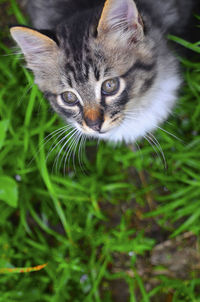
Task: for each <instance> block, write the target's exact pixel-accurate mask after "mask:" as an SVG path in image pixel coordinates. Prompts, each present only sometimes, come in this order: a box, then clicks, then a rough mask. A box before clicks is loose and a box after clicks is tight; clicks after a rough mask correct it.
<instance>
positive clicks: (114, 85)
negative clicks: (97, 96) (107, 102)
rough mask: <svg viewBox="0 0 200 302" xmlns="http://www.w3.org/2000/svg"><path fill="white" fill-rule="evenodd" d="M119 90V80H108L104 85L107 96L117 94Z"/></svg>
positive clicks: (103, 89) (103, 88) (103, 90)
mask: <svg viewBox="0 0 200 302" xmlns="http://www.w3.org/2000/svg"><path fill="white" fill-rule="evenodd" d="M118 89H119V80H118V79H117V78H116V79H110V80H106V81H105V82H104V83H103V85H102V92H103V94H106V95H109V94H113V93H116V92H117V91H118Z"/></svg>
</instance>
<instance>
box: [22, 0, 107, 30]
mask: <svg viewBox="0 0 200 302" xmlns="http://www.w3.org/2000/svg"><path fill="white" fill-rule="evenodd" d="M104 2H105V1H104V0H29V1H28V4H27V10H28V13H29V16H30V18H31V22H32V25H33V26H34V27H36V28H39V29H55V27H56V26H57V25H58V24H59V23H61V22H62V21H64V20H67V19H68V18H70V17H71V16H73V15H74V14H75V13H77V12H81V11H83V10H86V9H91V10H92V9H94V8H95V7H98V6H102V7H103V4H104Z"/></svg>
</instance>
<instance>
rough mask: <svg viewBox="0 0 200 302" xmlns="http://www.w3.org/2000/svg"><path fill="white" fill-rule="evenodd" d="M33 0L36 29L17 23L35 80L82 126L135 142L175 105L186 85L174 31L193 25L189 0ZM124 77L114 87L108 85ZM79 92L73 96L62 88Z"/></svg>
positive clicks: (63, 112)
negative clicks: (71, 99) (107, 89)
mask: <svg viewBox="0 0 200 302" xmlns="http://www.w3.org/2000/svg"><path fill="white" fill-rule="evenodd" d="M104 2H105V1H103V0H29V1H28V3H29V4H28V11H29V14H30V17H31V20H32V25H33V26H34V28H36V29H37V30H35V29H34V30H33V29H30V28H27V27H23V26H16V27H13V28H11V34H12V36H13V38H14V39H15V40H16V42H17V43H18V44H19V46H20V47H21V49H22V51H23V53H24V55H25V59H26V61H27V66H28V67H29V68H30V69H31V70H32V71H33V73H34V75H35V82H36V83H37V84H38V86H39V87H40V89H41V90H42V91H43V92H44V93H45V95H46V97H47V98H48V99H49V101H50V103H51V106H52V107H53V108H54V110H55V111H56V112H57V113H58V114H59V115H60V116H62V118H63V119H64V120H65V121H66V122H67V123H70V124H72V125H73V126H74V127H76V128H77V129H78V130H79V131H80V132H82V133H84V134H86V135H88V136H91V137H96V138H100V139H105V140H111V141H115V142H117V141H125V142H126V143H129V142H133V141H134V140H136V139H137V138H139V137H142V136H144V135H145V134H146V133H147V132H149V131H152V130H154V129H155V128H156V127H157V126H158V125H159V124H160V123H162V122H163V121H164V120H165V119H166V118H167V117H168V115H169V113H170V112H171V110H172V108H173V106H174V103H175V101H176V99H177V93H178V91H179V88H180V85H181V77H180V74H179V66H178V62H177V59H176V58H175V56H174V54H173V52H172V50H171V47H170V46H169V45H168V42H167V40H166V35H167V34H168V33H173V34H181V33H182V31H184V29H185V28H186V26H187V23H188V20H189V17H190V14H191V9H192V1H188V0H168V1H166V0H137V1H135V2H134V1H133V0H123V1H122V0H106V2H105V3H104ZM109 79H118V81H119V87H118V90H117V91H115V93H114V94H109V95H107V94H105V93H102V84H103V83H104V82H105V81H106V80H109ZM67 91H70V92H72V93H74V94H75V95H76V97H77V100H78V101H77V102H76V103H74V104H70V105H69V104H68V103H66V102H65V101H64V100H63V98H62V95H63V93H65V92H67ZM70 96H71V95H70Z"/></svg>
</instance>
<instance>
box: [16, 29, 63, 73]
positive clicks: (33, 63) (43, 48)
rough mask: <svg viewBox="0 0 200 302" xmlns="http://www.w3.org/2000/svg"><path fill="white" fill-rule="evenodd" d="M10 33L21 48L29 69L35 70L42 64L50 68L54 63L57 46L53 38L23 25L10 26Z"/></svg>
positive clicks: (39, 68)
mask: <svg viewBox="0 0 200 302" xmlns="http://www.w3.org/2000/svg"><path fill="white" fill-rule="evenodd" d="M10 33H11V36H12V37H13V39H14V40H15V41H16V42H17V44H18V45H19V47H20V48H21V50H22V52H23V54H24V56H25V59H26V61H27V63H28V64H27V66H28V67H29V68H30V69H32V70H33V71H35V72H37V70H41V68H42V67H43V66H45V67H46V68H51V66H53V65H54V64H55V60H56V57H57V56H58V46H57V44H56V42H55V41H54V40H52V39H51V38H49V37H48V36H46V35H44V34H42V33H40V32H39V31H37V30H34V29H31V28H28V27H25V26H14V27H11V28H10Z"/></svg>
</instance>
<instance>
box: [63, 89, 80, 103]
mask: <svg viewBox="0 0 200 302" xmlns="http://www.w3.org/2000/svg"><path fill="white" fill-rule="evenodd" d="M61 97H62V100H63V101H64V102H65V103H66V104H67V105H70V106H74V105H76V104H77V103H78V102H79V100H78V98H77V96H76V95H75V93H73V92H71V91H66V92H63V93H62V94H61Z"/></svg>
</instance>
